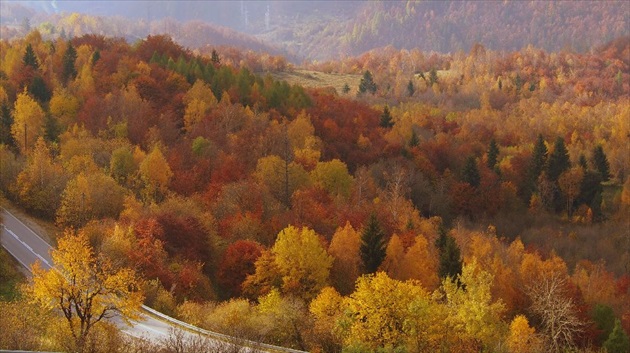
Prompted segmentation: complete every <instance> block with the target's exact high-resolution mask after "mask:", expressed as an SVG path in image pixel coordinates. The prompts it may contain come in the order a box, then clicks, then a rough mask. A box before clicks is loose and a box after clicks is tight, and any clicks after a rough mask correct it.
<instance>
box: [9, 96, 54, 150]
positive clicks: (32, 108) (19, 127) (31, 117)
mask: <svg viewBox="0 0 630 353" xmlns="http://www.w3.org/2000/svg"><path fill="white" fill-rule="evenodd" d="M14 109H15V113H14V114H13V116H14V121H13V125H12V126H11V134H13V138H14V139H15V141H16V143H17V144H18V146H19V147H20V151H22V153H23V154H25V153H27V152H28V151H29V150H30V149H31V148H32V147H33V146H34V145H35V142H36V141H37V139H38V138H39V137H40V136H42V135H43V134H44V123H45V120H46V119H45V118H46V117H45V115H44V110H43V109H42V108H41V107H40V106H39V104H38V103H37V101H35V100H34V99H33V98H31V96H30V95H29V94H28V93H27V92H26V90H25V91H24V92H22V93H20V94H19V95H18V96H17V99H16V100H15V107H14Z"/></svg>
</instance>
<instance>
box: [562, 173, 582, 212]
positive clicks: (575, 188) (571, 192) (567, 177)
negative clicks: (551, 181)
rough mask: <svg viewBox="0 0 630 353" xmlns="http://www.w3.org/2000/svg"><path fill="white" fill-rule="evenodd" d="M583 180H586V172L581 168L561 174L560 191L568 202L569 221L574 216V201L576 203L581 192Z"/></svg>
mask: <svg viewBox="0 0 630 353" xmlns="http://www.w3.org/2000/svg"><path fill="white" fill-rule="evenodd" d="M582 179H584V170H583V169H582V168H580V167H575V168H571V169H569V170H567V171H566V172H564V173H562V174H560V177H559V178H558V184H559V185H560V190H562V193H563V194H564V197H565V198H566V201H567V217H568V218H569V220H571V217H572V216H573V201H575V199H576V198H577V197H578V195H579V194H580V191H581V187H582Z"/></svg>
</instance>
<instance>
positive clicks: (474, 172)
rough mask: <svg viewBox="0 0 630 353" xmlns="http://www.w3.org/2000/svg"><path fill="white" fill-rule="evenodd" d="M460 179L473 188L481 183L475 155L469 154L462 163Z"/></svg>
mask: <svg viewBox="0 0 630 353" xmlns="http://www.w3.org/2000/svg"><path fill="white" fill-rule="evenodd" d="M462 180H463V181H465V182H467V183H468V184H470V186H472V187H474V188H476V187H478V186H479V184H480V183H481V176H480V175H479V169H478V168H477V161H476V160H475V156H470V157H468V159H466V164H464V169H463V170H462Z"/></svg>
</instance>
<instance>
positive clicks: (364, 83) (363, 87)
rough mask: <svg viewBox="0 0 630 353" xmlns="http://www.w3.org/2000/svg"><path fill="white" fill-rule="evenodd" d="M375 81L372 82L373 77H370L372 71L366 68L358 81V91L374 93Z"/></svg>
mask: <svg viewBox="0 0 630 353" xmlns="http://www.w3.org/2000/svg"><path fill="white" fill-rule="evenodd" d="M376 89H377V87H376V83H374V78H373V77H372V73H371V72H370V70H367V71H365V72H364V73H363V77H362V78H361V83H359V93H365V92H369V93H371V94H374V93H376Z"/></svg>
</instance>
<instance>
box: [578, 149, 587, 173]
mask: <svg viewBox="0 0 630 353" xmlns="http://www.w3.org/2000/svg"><path fill="white" fill-rule="evenodd" d="M578 164H579V165H580V168H582V169H583V170H584V171H586V170H588V163H587V162H586V156H584V154H583V153H581V154H580V158H579V159H578Z"/></svg>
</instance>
